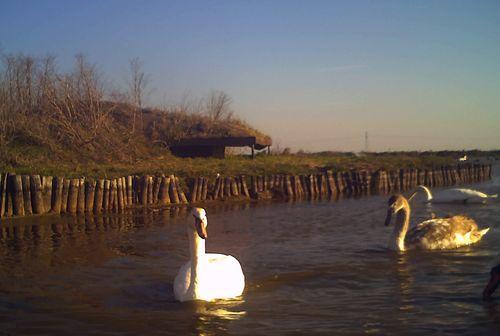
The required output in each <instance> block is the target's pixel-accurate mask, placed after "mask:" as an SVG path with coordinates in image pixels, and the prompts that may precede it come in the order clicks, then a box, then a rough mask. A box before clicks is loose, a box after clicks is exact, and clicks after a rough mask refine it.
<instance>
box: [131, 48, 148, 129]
mask: <svg viewBox="0 0 500 336" xmlns="http://www.w3.org/2000/svg"><path fill="white" fill-rule="evenodd" d="M129 66H130V78H129V83H128V84H129V95H130V100H131V102H132V104H133V105H134V106H135V107H136V108H137V109H134V112H133V116H132V133H133V132H135V129H136V119H137V110H140V109H141V108H142V103H143V99H144V93H145V91H146V88H147V86H148V84H149V76H148V75H146V74H145V73H144V71H143V69H142V62H141V60H140V59H139V58H138V57H135V58H133V59H131V60H130V61H129ZM140 122H141V126H140V127H141V130H142V129H143V126H144V125H143V120H142V113H141V114H140Z"/></svg>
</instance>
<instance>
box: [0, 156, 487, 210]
mask: <svg viewBox="0 0 500 336" xmlns="http://www.w3.org/2000/svg"><path fill="white" fill-rule="evenodd" d="M489 179H491V165H479V164H476V165H459V166H456V167H440V168H437V169H426V170H421V169H400V170H397V171H384V170H377V171H375V172H370V171H366V170H361V171H357V170H352V171H344V172H332V171H326V172H324V173H321V174H311V175H300V176H299V175H272V176H243V175H241V176H232V177H229V176H226V177H224V176H218V177H216V178H207V177H197V178H187V179H186V180H185V181H184V183H183V184H180V183H179V179H178V178H177V177H175V176H174V175H170V176H165V175H162V176H149V175H146V176H126V177H121V178H116V179H86V178H73V179H65V178H63V177H52V176H40V175H16V174H10V173H0V218H5V217H12V216H26V215H31V214H45V213H53V214H84V213H100V212H112V213H119V212H122V211H123V210H125V209H127V208H130V207H134V206H152V205H154V206H163V205H169V204H191V203H198V202H206V201H215V200H240V199H241V200H243V199H256V200H258V199H288V200H315V199H335V198H338V197H340V196H360V195H368V194H376V193H381V194H386V193H390V192H398V191H405V190H409V189H412V188H415V187H416V186H418V185H420V184H424V185H426V186H429V187H441V186H451V185H457V184H465V183H474V182H481V181H485V180H489Z"/></svg>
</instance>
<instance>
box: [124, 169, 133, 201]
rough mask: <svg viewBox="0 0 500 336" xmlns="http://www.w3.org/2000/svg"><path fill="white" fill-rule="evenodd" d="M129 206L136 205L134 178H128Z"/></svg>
mask: <svg viewBox="0 0 500 336" xmlns="http://www.w3.org/2000/svg"><path fill="white" fill-rule="evenodd" d="M126 179H127V184H126V185H127V187H126V188H127V204H128V205H132V204H134V198H133V189H132V185H133V183H132V181H133V177H132V176H127V178H126Z"/></svg>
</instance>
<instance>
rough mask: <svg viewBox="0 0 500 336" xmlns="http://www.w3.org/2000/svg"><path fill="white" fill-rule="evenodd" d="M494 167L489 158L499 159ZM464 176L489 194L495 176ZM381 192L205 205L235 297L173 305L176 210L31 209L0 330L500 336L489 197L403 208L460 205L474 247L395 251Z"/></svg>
mask: <svg viewBox="0 0 500 336" xmlns="http://www.w3.org/2000/svg"><path fill="white" fill-rule="evenodd" d="M496 171H497V172H498V169H497V170H496ZM475 187H477V188H480V189H482V190H486V191H488V192H494V193H500V177H498V176H497V177H496V178H495V179H494V180H493V181H492V182H488V183H485V184H481V185H476V186H475ZM386 200H387V197H385V196H384V197H381V196H374V197H369V198H363V199H360V200H352V199H348V200H342V201H338V202H314V203H308V202H303V203H269V204H263V205H258V206H256V205H236V206H235V205H233V206H227V205H226V206H218V207H215V206H209V207H207V210H208V216H209V217H208V218H209V226H208V230H209V240H208V241H207V250H208V251H212V252H224V253H228V254H232V255H234V256H236V257H237V258H238V259H239V260H240V262H241V264H242V266H243V270H244V272H245V275H246V280H247V287H246V289H245V292H244V295H243V297H242V298H241V299H240V300H234V301H224V302H216V303H201V302H197V303H188V304H180V303H177V302H175V301H174V299H173V293H172V282H173V279H174V277H175V275H176V273H177V270H178V268H179V267H180V266H181V265H182V264H183V263H184V262H185V261H186V260H187V258H188V251H187V238H186V233H185V227H184V225H185V223H186V221H187V220H191V218H189V217H187V212H186V210H185V209H180V210H179V209H177V210H171V211H168V210H166V211H149V212H140V211H138V212H136V213H134V214H130V215H129V216H126V217H123V216H122V217H118V216H117V217H109V218H102V217H99V218H88V219H86V220H85V219H81V218H80V219H76V218H71V217H65V218H58V217H53V218H49V217H46V218H37V219H34V218H31V219H22V220H17V221H14V222H12V223H7V224H5V223H4V224H3V225H2V227H1V230H0V232H1V235H0V335H9V334H12V335H25V334H32V335H41V334H47V335H54V334H68V335H79V334H81V335H114V334H120V335H136V334H142V335H154V334H172V335H174V334H175V335H182V334H195V335H196V334H199V335H212V334H213V335H225V334H228V335H271V334H292V335H293V334H297V335H298V334H304V333H307V334H325V335H330V334H339V335H359V334H374V335H391V334H392V335H401V334H408V335H434V334H450V335H457V334H460V335H468V334H470V335H498V334H500V299H499V297H500V293H496V297H497V299H496V300H494V301H492V302H490V303H483V302H482V301H481V292H482V289H483V286H484V285H485V283H486V281H487V278H488V272H489V269H490V267H491V266H493V265H494V264H496V263H499V262H500V244H498V241H499V239H500V202H499V201H498V200H495V201H494V202H491V203H490V204H488V205H468V206H456V205H455V206H451V205H448V206H446V205H439V206H436V205H435V206H428V205H423V204H418V205H415V206H414V209H413V218H412V222H413V223H414V222H415V221H416V220H422V219H425V218H428V217H430V214H431V213H432V212H434V213H436V214H437V215H446V214H448V213H453V214H456V213H464V214H467V215H469V216H471V217H473V218H475V219H476V220H477V222H478V223H479V225H480V226H489V227H491V231H490V232H489V233H488V234H487V235H486V236H485V238H484V239H483V241H482V242H480V243H479V244H477V245H474V246H472V247H466V248H461V249H458V250H453V251H447V252H421V251H420V252H419V251H411V252H408V253H404V254H397V253H394V252H390V251H388V250H386V248H385V246H386V243H387V241H388V236H389V233H390V231H391V230H392V227H391V228H386V227H384V226H383V222H384V219H385V212H386V208H385V205H386Z"/></svg>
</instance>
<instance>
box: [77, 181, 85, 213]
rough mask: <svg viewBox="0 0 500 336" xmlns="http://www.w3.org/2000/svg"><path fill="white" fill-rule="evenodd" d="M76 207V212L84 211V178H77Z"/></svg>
mask: <svg viewBox="0 0 500 336" xmlns="http://www.w3.org/2000/svg"><path fill="white" fill-rule="evenodd" d="M76 204H77V208H76V211H77V212H78V213H84V212H85V179H84V178H83V177H82V178H79V179H78V199H77V203H76Z"/></svg>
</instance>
